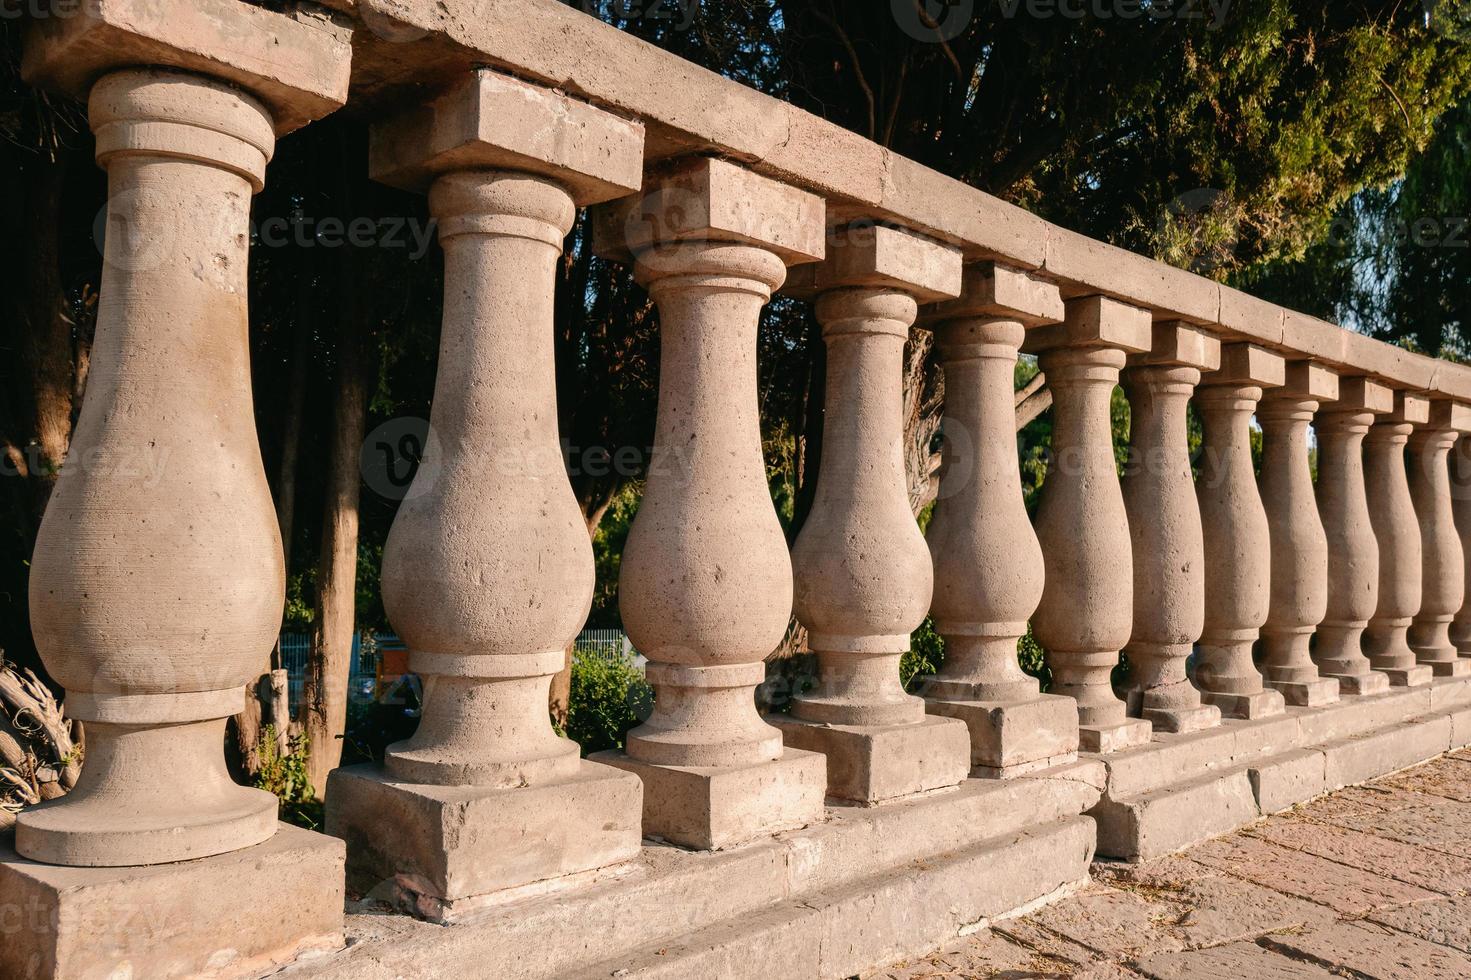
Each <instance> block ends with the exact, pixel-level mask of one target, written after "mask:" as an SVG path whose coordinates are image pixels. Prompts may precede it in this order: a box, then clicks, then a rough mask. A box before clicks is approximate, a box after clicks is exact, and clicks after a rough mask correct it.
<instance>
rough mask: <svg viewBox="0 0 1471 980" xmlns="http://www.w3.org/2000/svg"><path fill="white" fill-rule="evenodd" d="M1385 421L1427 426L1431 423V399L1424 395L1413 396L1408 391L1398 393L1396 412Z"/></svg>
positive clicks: (1396, 393) (1395, 403)
mask: <svg viewBox="0 0 1471 980" xmlns="http://www.w3.org/2000/svg"><path fill="white" fill-rule="evenodd" d="M1385 421H1386V422H1390V423H1404V422H1409V423H1411V424H1413V425H1425V424H1427V423H1428V422H1429V421H1430V399H1429V398H1426V397H1425V396H1424V395H1413V394H1411V393H1410V392H1408V391H1396V392H1395V393H1394V411H1392V412H1390V413H1389V418H1387V419H1385Z"/></svg>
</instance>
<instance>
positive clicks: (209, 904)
mask: <svg viewBox="0 0 1471 980" xmlns="http://www.w3.org/2000/svg"><path fill="white" fill-rule="evenodd" d="M342 862H343V848H342V843H341V842H340V841H337V840H334V839H332V838H330V837H324V836H322V835H320V834H314V833H311V832H310V831H306V830H301V829H299V828H296V827H292V826H288V825H286V824H282V825H281V827H280V829H279V830H278V831H277V832H276V834H275V836H273V837H272V838H271V839H270V840H268V841H266V842H265V843H264V844H258V845H256V846H255V847H250V848H246V849H244V850H239V851H233V852H231V853H229V854H222V855H217V856H215V857H207V858H200V859H198V860H194V861H183V862H179V863H177V864H163V865H154V866H151V867H131V868H66V867H59V866H55V865H44V864H37V863H35V862H32V861H27V860H24V859H22V858H19V857H17V856H16V854H15V852H14V851H12V850H10V849H9V848H8V847H3V846H0V896H3V899H0V976H4V977H7V978H13V980H45V978H52V977H68V978H70V977H78V978H81V977H139V978H142V977H177V976H196V975H200V976H202V975H208V976H211V977H218V978H222V980H223V978H236V977H239V978H242V980H243V978H246V977H258V976H263V975H265V974H268V973H271V972H273V971H274V970H275V969H277V968H279V967H280V966H282V965H284V964H287V963H290V962H292V961H293V960H294V959H296V957H297V956H299V955H301V954H303V953H309V952H319V951H327V950H335V949H338V948H340V947H341V946H342V943H343V918H342V901H343V887H342Z"/></svg>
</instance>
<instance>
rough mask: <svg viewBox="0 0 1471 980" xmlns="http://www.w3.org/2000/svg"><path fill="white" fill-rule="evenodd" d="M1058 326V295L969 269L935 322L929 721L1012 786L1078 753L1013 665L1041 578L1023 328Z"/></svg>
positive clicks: (997, 272) (991, 271) (988, 270)
mask: <svg viewBox="0 0 1471 980" xmlns="http://www.w3.org/2000/svg"><path fill="white" fill-rule="evenodd" d="M1064 315H1065V313H1064V309H1063V304H1062V300H1061V298H1060V297H1059V295H1058V292H1057V287H1055V286H1053V285H1051V284H1049V283H1045V282H1041V281H1040V280H1036V279H1033V278H1032V277H1030V276H1028V275H1026V274H1025V273H1022V272H1019V271H1017V270H1015V269H1009V268H1006V267H1005V266H993V265H989V264H982V265H978V266H972V267H970V269H968V270H967V273H966V278H965V287H964V292H963V294H962V295H961V297H960V298H959V299H956V300H953V301H951V302H949V303H944V304H941V305H940V306H939V307H937V308H936V310H935V313H934V319H933V323H934V327H935V331H936V338H937V341H938V344H939V359H940V363H941V365H942V366H943V369H944V371H945V391H946V406H945V420H944V422H943V425H942V432H943V435H944V444H943V448H942V458H941V469H940V488H939V500H938V502H937V503H936V506H935V512H934V517H933V519H932V520H931V522H930V527H929V533H928V535H927V540H928V543H929V549H930V558H931V560H932V562H933V565H934V581H935V593H934V599H933V601H932V603H931V606H930V614H931V615H932V616H933V617H934V620H935V628H936V629H937V630H938V631H939V633H940V635H941V636H943V637H944V638H945V644H946V647H945V649H946V655H945V663H944V665H943V667H942V668H941V670H940V672H939V674H938V675H937V676H935V677H931V678H926V679H925V680H924V683H923V693H924V696H925V698H926V700H927V702H928V704H929V709H928V710H929V711H930V712H931V713H933V714H937V715H943V716H946V717H951V718H960V719H962V720H964V721H965V722H966V724H967V725H968V726H969V728H970V731H971V761H972V763H973V764H974V765H975V766H976V767H978V768H979V769H981V770H985V771H988V772H987V774H988V775H998V776H1011V775H1016V774H1018V773H1020V772H1024V771H1028V770H1030V769H1031V768H1034V767H1035V766H1037V765H1038V764H1041V763H1045V762H1047V761H1048V760H1054V759H1066V758H1069V757H1071V756H1072V755H1074V754H1075V753H1076V752H1077V750H1078V720H1077V710H1076V707H1075V706H1074V704H1073V702H1072V699H1071V698H1057V697H1047V698H1044V697H1043V696H1042V695H1041V694H1040V693H1039V692H1040V688H1039V686H1038V683H1037V681H1036V679H1035V678H1032V677H1028V676H1027V675H1026V674H1024V673H1022V670H1021V667H1020V666H1019V665H1018V663H1017V641H1018V640H1019V639H1020V638H1021V637H1022V635H1023V634H1025V633H1026V630H1027V620H1028V619H1029V618H1030V617H1031V615H1032V613H1033V612H1034V611H1035V610H1036V608H1037V604H1038V602H1039V601H1040V599H1041V597H1042V584H1043V571H1044V566H1043V559H1042V549H1041V546H1040V545H1039V544H1038V543H1037V536H1036V534H1035V533H1034V532H1033V530H1032V525H1031V522H1030V521H1028V520H1027V512H1026V507H1025V505H1024V504H1023V502H1022V491H1021V474H1020V472H1019V469H1018V464H1017V455H1016V451H1015V448H1014V446H1015V438H1016V410H1015V405H1014V398H1013V389H1014V386H1015V385H1014V378H1015V371H1016V360H1017V350H1018V348H1019V347H1020V346H1021V344H1022V341H1023V339H1024V337H1025V336H1026V332H1027V330H1028V328H1036V327H1039V326H1042V325H1045V324H1048V323H1053V322H1057V321H1059V320H1061V319H1062V317H1063V316H1064ZM1033 725H1035V727H1032V726H1033Z"/></svg>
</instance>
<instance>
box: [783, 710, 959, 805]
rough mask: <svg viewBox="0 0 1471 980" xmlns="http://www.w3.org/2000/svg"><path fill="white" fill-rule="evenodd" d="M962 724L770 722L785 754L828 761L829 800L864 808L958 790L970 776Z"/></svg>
mask: <svg viewBox="0 0 1471 980" xmlns="http://www.w3.org/2000/svg"><path fill="white" fill-rule="evenodd" d="M961 721H962V720H957V719H954V718H947V717H943V716H939V717H925V716H923V715H922V716H921V718H920V720H919V721H915V722H911V723H909V724H904V725H819V724H813V723H811V722H804V721H801V720H800V719H792V718H780V717H773V718H772V719H771V722H772V724H774V725H776V727H777V728H779V729H781V733H782V740H783V741H784V742H785V743H786V745H787V746H788V749H789V750H790V749H803V750H805V751H808V752H821V753H822V754H823V755H825V756H826V757H827V795H828V796H830V797H833V798H834V799H839V800H848V801H852V802H855V803H864V804H873V803H887V802H889V801H891V800H898V799H902V798H903V797H906V796H913V795H914V794H916V793H924V792H928V791H929V790H934V789H944V788H946V787H949V786H956V785H959V783H960V781H961V780H963V779H964V778H965V777H966V776H967V775H968V774H969V772H970V732H969V730H968V729H967V728H966V726H965V725H964V724H962V723H961Z"/></svg>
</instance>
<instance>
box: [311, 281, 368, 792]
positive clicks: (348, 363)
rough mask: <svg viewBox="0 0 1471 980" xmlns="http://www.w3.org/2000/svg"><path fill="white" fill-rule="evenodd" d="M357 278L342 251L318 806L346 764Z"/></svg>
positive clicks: (314, 704)
mask: <svg viewBox="0 0 1471 980" xmlns="http://www.w3.org/2000/svg"><path fill="white" fill-rule="evenodd" d="M355 271H356V266H355V264H354V262H353V261H352V255H351V253H347V252H345V254H344V256H343V261H342V266H341V277H342V278H341V282H340V286H341V289H340V291H339V306H338V309H339V311H340V312H339V318H338V324H337V326H338V329H337V372H336V377H335V379H334V398H333V412H332V438H331V448H330V451H329V457H328V459H329V464H328V465H329V467H330V469H329V472H328V475H327V495H326V506H325V509H324V513H323V519H322V554H321V563H320V565H319V566H318V572H317V602H316V625H315V629H314V631H313V636H312V649H311V657H310V660H309V662H308V666H307V672H306V689H305V694H304V701H305V704H304V705H303V711H302V714H303V717H304V724H303V726H302V727H303V729H304V731H305V732H306V735H307V738H308V740H309V744H308V750H307V751H308V753H309V756H308V763H307V770H308V773H309V776H310V779H311V784H312V787H313V789H315V791H316V794H317V797H318V798H319V799H320V798H322V797H323V796H324V795H325V793H326V790H327V774H328V773H330V772H331V771H332V770H333V769H335V768H337V765H338V763H339V762H340V761H341V760H342V736H343V733H344V731H345V729H346V727H347V684H348V675H349V674H350V672H351V669H352V641H353V634H354V632H355V626H356V613H357V608H356V599H357V566H358V503H359V490H360V486H361V482H360V481H361V479H362V477H361V472H360V465H361V464H360V457H361V454H362V446H363V440H364V438H365V437H366V436H367V421H368V379H367V373H366V371H365V370H364V365H363V361H364V358H363V342H362V334H363V330H364V324H363V322H362V317H361V315H360V311H361V309H362V306H361V305H360V303H359V302H358V299H357V297H358V296H359V295H360V291H361V286H360V284H359V283H357V282H356V281H355V277H354V272H355Z"/></svg>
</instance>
